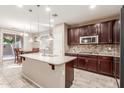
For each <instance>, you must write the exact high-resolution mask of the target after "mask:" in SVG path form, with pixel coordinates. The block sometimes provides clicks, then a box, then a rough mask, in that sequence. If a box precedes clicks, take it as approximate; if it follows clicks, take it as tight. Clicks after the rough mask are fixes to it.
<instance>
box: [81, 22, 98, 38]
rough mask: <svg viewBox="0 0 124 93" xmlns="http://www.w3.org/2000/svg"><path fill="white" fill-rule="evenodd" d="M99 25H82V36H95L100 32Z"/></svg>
mask: <svg viewBox="0 0 124 93" xmlns="http://www.w3.org/2000/svg"><path fill="white" fill-rule="evenodd" d="M98 30H99V26H98V25H96V24H93V25H89V26H83V27H80V35H79V36H80V37H82V36H95V35H97V34H98Z"/></svg>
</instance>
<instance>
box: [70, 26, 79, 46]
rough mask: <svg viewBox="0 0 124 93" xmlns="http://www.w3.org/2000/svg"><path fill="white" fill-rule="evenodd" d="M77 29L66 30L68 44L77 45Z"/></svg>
mask: <svg viewBox="0 0 124 93" xmlns="http://www.w3.org/2000/svg"><path fill="white" fill-rule="evenodd" d="M79 31H80V29H79V28H71V29H69V30H68V44H69V45H72V44H79Z"/></svg>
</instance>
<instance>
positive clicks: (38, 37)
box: [36, 5, 40, 42]
mask: <svg viewBox="0 0 124 93" xmlns="http://www.w3.org/2000/svg"><path fill="white" fill-rule="evenodd" d="M37 8H38V13H37V30H38V34H39V32H40V31H39V8H40V5H37ZM36 41H37V42H40V36H39V35H38V36H37V38H36Z"/></svg>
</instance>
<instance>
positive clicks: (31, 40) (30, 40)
mask: <svg viewBox="0 0 124 93" xmlns="http://www.w3.org/2000/svg"><path fill="white" fill-rule="evenodd" d="M29 12H30V13H31V12H32V10H31V9H29ZM30 32H31V22H30ZM29 42H30V43H32V42H33V39H32V37H30V39H29Z"/></svg>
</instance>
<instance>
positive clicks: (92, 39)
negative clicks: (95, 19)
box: [80, 35, 98, 44]
mask: <svg viewBox="0 0 124 93" xmlns="http://www.w3.org/2000/svg"><path fill="white" fill-rule="evenodd" d="M97 43H98V35H96V36H83V37H80V44H97Z"/></svg>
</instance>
